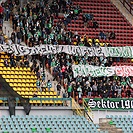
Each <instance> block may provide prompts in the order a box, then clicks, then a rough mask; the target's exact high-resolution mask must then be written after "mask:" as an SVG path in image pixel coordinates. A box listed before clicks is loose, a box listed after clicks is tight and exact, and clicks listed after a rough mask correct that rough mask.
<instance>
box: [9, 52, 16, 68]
mask: <svg viewBox="0 0 133 133" xmlns="http://www.w3.org/2000/svg"><path fill="white" fill-rule="evenodd" d="M10 65H11V67H15V65H16V64H15V60H14V55H13V54H11V56H10Z"/></svg>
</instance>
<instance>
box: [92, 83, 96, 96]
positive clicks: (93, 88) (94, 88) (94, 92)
mask: <svg viewBox="0 0 133 133" xmlns="http://www.w3.org/2000/svg"><path fill="white" fill-rule="evenodd" d="M92 91H93V95H94V96H96V95H97V83H96V81H95V82H94V85H93V86H92Z"/></svg>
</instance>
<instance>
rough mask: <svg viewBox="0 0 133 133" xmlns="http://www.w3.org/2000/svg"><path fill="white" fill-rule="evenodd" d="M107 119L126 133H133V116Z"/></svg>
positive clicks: (111, 116)
mask: <svg viewBox="0 0 133 133" xmlns="http://www.w3.org/2000/svg"><path fill="white" fill-rule="evenodd" d="M106 118H110V119H112V121H113V123H114V124H115V126H116V127H117V128H121V129H122V130H123V132H124V133H132V132H133V116H130V115H128V116H126V115H124V116H122V115H119V116H117V115H115V116H114V115H107V116H106Z"/></svg>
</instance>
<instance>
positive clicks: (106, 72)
mask: <svg viewBox="0 0 133 133" xmlns="http://www.w3.org/2000/svg"><path fill="white" fill-rule="evenodd" d="M72 70H73V75H74V77H77V76H78V75H80V76H88V75H90V76H91V77H102V76H107V77H109V76H113V75H117V76H122V77H128V76H133V66H113V67H101V66H93V65H73V66H72Z"/></svg>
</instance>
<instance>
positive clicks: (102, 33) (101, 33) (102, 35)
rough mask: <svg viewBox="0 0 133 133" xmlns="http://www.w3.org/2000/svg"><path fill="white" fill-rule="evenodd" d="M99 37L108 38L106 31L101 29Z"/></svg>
mask: <svg viewBox="0 0 133 133" xmlns="http://www.w3.org/2000/svg"><path fill="white" fill-rule="evenodd" d="M99 39H106V35H105V33H104V31H101V32H100V33H99Z"/></svg>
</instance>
